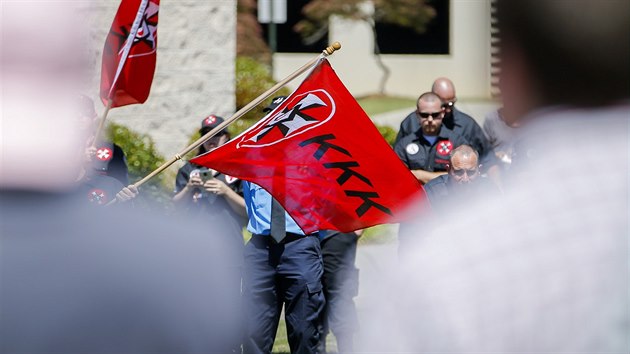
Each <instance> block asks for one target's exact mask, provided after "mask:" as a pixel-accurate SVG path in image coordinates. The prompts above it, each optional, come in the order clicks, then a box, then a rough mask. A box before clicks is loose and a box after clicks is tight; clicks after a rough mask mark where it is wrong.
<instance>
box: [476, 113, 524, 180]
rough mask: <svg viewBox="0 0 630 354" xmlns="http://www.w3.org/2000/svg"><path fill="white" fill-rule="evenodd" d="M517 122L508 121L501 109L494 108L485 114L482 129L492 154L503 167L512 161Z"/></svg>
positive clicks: (506, 166)
mask: <svg viewBox="0 0 630 354" xmlns="http://www.w3.org/2000/svg"><path fill="white" fill-rule="evenodd" d="M517 128H518V122H510V121H509V120H508V119H507V118H506V117H505V114H503V109H502V108H498V109H495V110H493V111H491V112H489V113H488V114H486V119H485V120H484V121H483V131H484V133H486V136H487V137H488V141H489V142H490V145H491V146H492V150H493V151H494V155H495V156H496V158H497V159H498V160H499V161H500V162H501V165H502V166H503V167H504V168H508V167H509V166H510V164H511V163H512V150H513V148H514V147H513V144H514V139H515V138H516V129H517Z"/></svg>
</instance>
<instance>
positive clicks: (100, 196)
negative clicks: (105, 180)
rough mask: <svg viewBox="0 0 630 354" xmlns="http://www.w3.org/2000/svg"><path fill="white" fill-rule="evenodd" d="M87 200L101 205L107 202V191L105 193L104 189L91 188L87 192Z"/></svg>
mask: <svg viewBox="0 0 630 354" xmlns="http://www.w3.org/2000/svg"><path fill="white" fill-rule="evenodd" d="M87 198H88V201H89V202H90V203H95V204H98V205H103V204H105V203H107V201H108V200H107V193H105V191H104V190H102V189H98V188H94V189H92V190H90V191H89V192H88V195H87Z"/></svg>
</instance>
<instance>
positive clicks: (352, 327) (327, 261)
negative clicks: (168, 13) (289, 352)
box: [319, 232, 359, 353]
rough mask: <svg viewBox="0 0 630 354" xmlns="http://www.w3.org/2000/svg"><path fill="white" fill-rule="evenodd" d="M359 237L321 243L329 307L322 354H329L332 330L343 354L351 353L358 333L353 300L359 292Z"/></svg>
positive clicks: (334, 238)
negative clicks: (357, 263) (357, 257)
mask: <svg viewBox="0 0 630 354" xmlns="http://www.w3.org/2000/svg"><path fill="white" fill-rule="evenodd" d="M357 241H358V236H357V235H356V234H355V233H354V232H350V233H337V234H334V235H332V236H330V237H327V238H325V239H323V240H322V241H321V245H322V246H321V247H322V256H323V258H324V276H323V277H322V284H323V285H324V297H325V298H326V306H325V308H324V316H323V321H322V327H323V329H322V331H321V332H322V341H321V343H320V350H319V351H320V353H325V352H326V344H325V341H326V334H327V333H328V330H329V329H330V330H331V331H332V333H333V334H334V335H335V339H336V340H337V350H338V352H339V353H351V352H353V351H354V348H353V335H354V332H355V331H356V330H357V329H358V328H357V327H358V318H357V310H356V307H355V304H354V300H353V298H354V297H355V296H357V293H358V289H359V270H358V269H357V268H356V267H355V259H356V255H357Z"/></svg>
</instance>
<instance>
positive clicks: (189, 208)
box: [173, 114, 247, 352]
mask: <svg viewBox="0 0 630 354" xmlns="http://www.w3.org/2000/svg"><path fill="white" fill-rule="evenodd" d="M223 122H224V120H223V118H222V117H219V116H216V115H213V114H212V115H209V116H207V117H206V118H204V119H203V120H202V121H201V128H200V129H199V134H200V135H201V136H203V135H205V134H206V133H208V132H209V131H211V130H212V129H214V128H215V127H217V126H218V125H219V124H221V123H223ZM229 140H230V134H229V132H228V131H227V130H226V129H224V130H222V131H220V132H219V133H218V134H217V135H215V136H214V137H212V138H210V139H208V140H207V141H205V142H204V143H203V144H202V145H201V146H199V150H198V155H201V154H204V153H206V152H208V151H210V150H212V149H214V148H216V147H219V146H221V145H223V144H225V143H226V142H228V141H229ZM241 183H242V182H241V180H240V179H238V178H235V177H232V176H228V175H225V174H223V173H220V172H218V171H214V170H211V169H208V168H206V167H203V166H198V165H195V164H193V163H191V162H190V161H187V162H186V163H185V164H184V166H182V167H181V168H180V169H179V171H178V172H177V177H176V179H175V192H174V196H173V202H174V204H175V206H176V207H177V208H178V209H179V211H180V212H181V213H183V214H185V215H188V216H189V217H192V218H195V219H197V220H198V221H199V223H200V224H201V225H207V226H204V227H202V228H200V229H199V230H197V232H198V233H199V234H201V235H206V236H207V237H209V238H212V237H213V235H212V234H208V233H207V231H206V230H207V228H208V227H210V228H212V227H215V226H216V225H223V226H224V228H225V229H224V231H225V232H226V236H227V237H228V238H229V242H230V243H231V244H232V247H233V248H234V249H238V250H239V251H238V254H234V255H233V258H232V259H230V260H229V261H226V262H227V263H226V267H225V273H224V274H226V275H228V274H229V275H230V276H229V279H232V280H233V281H232V283H230V284H229V285H227V286H226V289H225V290H226V291H231V293H232V297H233V298H234V299H240V298H241V277H242V270H243V269H242V268H243V227H244V226H245V221H246V217H247V212H246V210H245V200H244V199H243V196H242V195H243V189H242V185H241ZM227 265H230V267H227ZM239 304H240V303H239ZM241 308H242V307H241V306H235V307H234V308H232V309H231V313H232V316H233V317H234V318H235V319H238V321H239V323H242V320H243V319H242V312H241ZM241 331H242V329H241ZM241 344H242V338H238V341H234V343H233V344H232V349H231V351H232V352H240V350H241V349H240V346H241Z"/></svg>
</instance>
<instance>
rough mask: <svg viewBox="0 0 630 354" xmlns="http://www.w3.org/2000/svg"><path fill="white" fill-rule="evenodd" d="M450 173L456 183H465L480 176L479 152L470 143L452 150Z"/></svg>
mask: <svg viewBox="0 0 630 354" xmlns="http://www.w3.org/2000/svg"><path fill="white" fill-rule="evenodd" d="M448 174H449V176H450V178H452V179H453V182H455V183H456V184H465V183H470V182H472V181H474V180H475V179H476V178H477V177H479V153H477V151H476V150H475V149H473V148H472V147H470V146H468V145H460V146H458V147H457V148H455V149H454V150H453V151H452V152H451V158H450V160H449V168H448Z"/></svg>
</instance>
